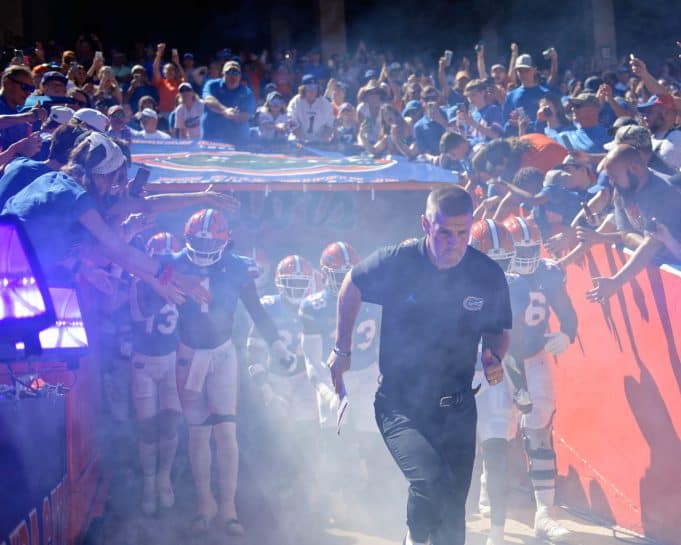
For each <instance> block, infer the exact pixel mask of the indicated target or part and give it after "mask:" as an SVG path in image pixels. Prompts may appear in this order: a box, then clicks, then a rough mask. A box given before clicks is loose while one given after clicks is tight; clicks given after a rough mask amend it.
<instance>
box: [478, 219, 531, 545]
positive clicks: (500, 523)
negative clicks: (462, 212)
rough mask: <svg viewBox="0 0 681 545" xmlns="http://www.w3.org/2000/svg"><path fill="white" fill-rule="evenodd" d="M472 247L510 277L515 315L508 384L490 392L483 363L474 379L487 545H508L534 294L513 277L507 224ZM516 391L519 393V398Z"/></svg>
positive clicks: (487, 230)
mask: <svg viewBox="0 0 681 545" xmlns="http://www.w3.org/2000/svg"><path fill="white" fill-rule="evenodd" d="M469 244H470V245H471V246H472V247H473V248H475V249H477V250H480V251H481V252H484V253H486V254H487V255H488V256H489V257H491V258H492V259H494V260H495V261H496V262H497V263H498V264H499V266H500V267H501V268H502V269H503V270H504V271H505V272H506V279H507V282H508V287H509V293H510V296H511V309H512V312H513V329H512V330H511V344H510V347H509V350H508V352H507V354H506V356H505V357H504V360H503V362H502V363H503V365H504V370H505V372H504V379H503V384H502V385H499V387H490V386H489V385H488V383H487V381H486V380H483V376H484V373H483V370H482V364H480V363H479V364H478V366H477V367H476V372H475V377H474V379H473V381H474V384H479V385H480V391H479V392H478V395H477V396H476V398H475V401H476V404H477V407H478V425H477V435H478V441H479V442H480V448H481V450H482V457H483V473H482V476H481V488H480V492H481V499H480V513H481V514H484V515H489V516H490V518H491V527H490V532H489V536H488V538H487V545H501V544H503V543H504V524H505V522H506V496H507V477H506V473H507V465H508V464H507V459H508V441H509V440H511V439H513V437H514V435H515V429H516V422H515V418H514V416H515V415H514V412H513V401H512V399H513V400H516V404H518V406H519V409H521V410H522V411H527V410H530V409H531V403H530V401H529V399H523V400H521V399H520V396H519V395H518V393H519V392H524V394H525V396H526V395H527V390H526V388H527V386H526V384H525V385H524V388H525V390H522V389H519V388H518V386H517V385H516V384H515V383H514V380H513V379H512V376H515V377H516V381H517V382H521V380H520V381H519V380H518V379H522V353H523V352H522V333H523V328H522V320H523V316H524V311H525V309H526V308H527V305H528V301H529V291H528V287H527V282H524V281H523V279H522V278H521V277H520V276H519V275H517V274H513V273H509V272H508V270H509V268H510V266H511V262H512V260H513V256H514V254H515V248H514V242H513V237H512V236H511V233H509V231H508V230H507V229H506V228H505V227H504V226H503V225H502V224H501V223H499V222H496V221H494V220H492V219H484V220H480V221H477V222H475V223H474V224H473V226H472V228H471V238H470V241H469ZM517 362H520V365H518V364H517ZM522 387H523V386H522V384H521V386H520V388H522ZM511 391H513V392H514V395H513V396H512V395H511Z"/></svg>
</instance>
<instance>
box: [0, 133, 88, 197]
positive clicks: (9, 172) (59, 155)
mask: <svg viewBox="0 0 681 545" xmlns="http://www.w3.org/2000/svg"><path fill="white" fill-rule="evenodd" d="M83 132H85V131H84V129H82V128H81V127H80V126H77V125H73V124H68V123H67V124H65V125H61V126H60V127H59V128H58V129H57V130H56V131H54V134H52V139H51V141H50V147H49V153H48V156H47V159H46V160H45V161H36V160H34V159H29V158H27V157H18V158H17V159H15V160H14V161H12V162H11V163H9V164H8V165H7V166H6V167H5V170H4V172H3V174H2V177H0V210H2V208H3V207H4V206H5V203H6V202H7V201H8V200H9V198H10V197H12V196H13V195H16V194H17V193H19V191H21V190H22V189H23V188H24V187H26V186H27V185H28V184H30V183H31V182H32V181H33V180H35V179H36V178H37V177H38V176H41V175H43V174H46V173H48V172H50V171H57V170H59V169H61V168H62V167H63V166H64V165H65V164H66V163H67V162H68V159H69V155H70V153H71V151H72V149H73V147H74V143H75V141H76V138H77V137H78V136H80V135H81V134H82V133H83Z"/></svg>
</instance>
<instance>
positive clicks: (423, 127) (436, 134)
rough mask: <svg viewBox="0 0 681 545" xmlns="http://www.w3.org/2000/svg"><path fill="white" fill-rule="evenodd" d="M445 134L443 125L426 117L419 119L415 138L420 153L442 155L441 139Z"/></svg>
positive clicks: (415, 127) (415, 129) (415, 126)
mask: <svg viewBox="0 0 681 545" xmlns="http://www.w3.org/2000/svg"><path fill="white" fill-rule="evenodd" d="M443 115H444V114H443ZM444 132H445V130H444V129H443V128H442V125H440V124H439V123H436V122H435V121H432V120H430V119H429V118H427V117H426V116H425V115H424V116H423V117H422V118H421V119H419V120H418V121H417V122H416V124H415V125H414V138H416V146H417V148H418V150H419V153H430V154H431V155H438V154H439V153H440V137H441V136H442V133H444Z"/></svg>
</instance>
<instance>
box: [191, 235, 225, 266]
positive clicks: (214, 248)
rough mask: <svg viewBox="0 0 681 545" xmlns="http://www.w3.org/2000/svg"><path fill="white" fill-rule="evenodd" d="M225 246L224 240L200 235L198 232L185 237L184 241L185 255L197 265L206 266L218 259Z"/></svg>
mask: <svg viewBox="0 0 681 545" xmlns="http://www.w3.org/2000/svg"><path fill="white" fill-rule="evenodd" d="M226 246H227V241H226V240H221V239H217V238H209V237H202V236H201V235H200V234H198V235H193V236H190V237H187V239H186V242H185V247H186V248H187V257H188V258H189V260H190V261H191V262H192V263H194V265H198V266H199V267H208V266H210V265H214V264H215V263H217V262H218V261H220V259H222V254H223V253H224V251H225V247H226Z"/></svg>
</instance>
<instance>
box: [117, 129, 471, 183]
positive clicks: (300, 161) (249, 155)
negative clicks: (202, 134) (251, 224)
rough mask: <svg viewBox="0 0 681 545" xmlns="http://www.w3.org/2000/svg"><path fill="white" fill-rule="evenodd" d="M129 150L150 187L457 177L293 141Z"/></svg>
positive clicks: (166, 144) (163, 144) (155, 144)
mask: <svg viewBox="0 0 681 545" xmlns="http://www.w3.org/2000/svg"><path fill="white" fill-rule="evenodd" d="M131 151H132V155H133V162H134V163H135V164H136V165H137V166H145V167H147V168H149V169H150V170H151V177H150V179H149V185H148V186H147V187H148V188H149V189H150V190H151V191H160V190H168V189H170V188H173V189H178V190H188V189H194V188H200V187H202V186H205V185H206V184H213V185H215V186H216V187H218V188H220V187H222V188H229V189H235V190H238V189H241V190H261V191H301V190H308V189H309V190H313V191H328V190H341V191H348V190H350V191H352V190H358V191H361V190H404V189H428V188H429V187H430V186H432V185H435V184H440V183H457V181H458V179H459V177H458V175H457V174H456V173H455V172H452V171H450V170H445V169H443V168H440V167H437V166H434V165H431V164H429V163H425V162H419V161H409V160H407V159H405V158H403V157H399V156H385V157H380V158H376V157H373V156H371V155H368V154H358V155H344V154H342V153H339V152H335V151H327V150H316V149H311V148H299V147H293V146H290V147H287V148H285V149H284V152H282V153H256V152H250V151H240V150H236V149H234V147H232V146H230V145H228V144H221V143H217V142H206V141H201V142H195V141H188V140H172V141H168V140H162V141H148V140H133V142H132V145H131ZM169 186H170V187H169Z"/></svg>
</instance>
